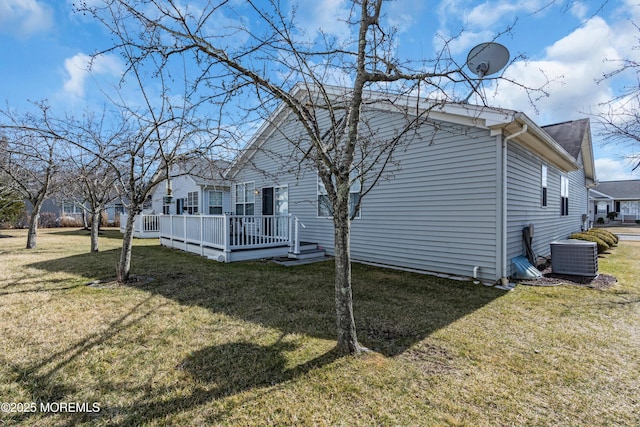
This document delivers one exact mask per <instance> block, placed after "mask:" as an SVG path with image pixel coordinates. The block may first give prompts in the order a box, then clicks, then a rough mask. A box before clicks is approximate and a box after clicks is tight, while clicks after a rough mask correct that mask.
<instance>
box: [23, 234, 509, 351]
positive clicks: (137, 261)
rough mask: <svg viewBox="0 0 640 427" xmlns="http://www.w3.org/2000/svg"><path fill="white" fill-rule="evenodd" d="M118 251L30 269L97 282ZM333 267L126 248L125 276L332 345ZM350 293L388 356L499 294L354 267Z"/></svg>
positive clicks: (367, 339)
mask: <svg viewBox="0 0 640 427" xmlns="http://www.w3.org/2000/svg"><path fill="white" fill-rule="evenodd" d="M117 252H118V251H117V250H113V251H107V252H104V253H101V254H81V255H75V256H71V257H68V258H64V259H63V260H52V261H45V262H38V263H34V264H31V265H30V267H33V268H38V269H44V270H55V271H59V270H61V269H62V270H64V271H66V272H69V273H73V274H80V275H84V276H86V277H87V278H95V277H98V278H104V277H109V276H107V275H106V274H108V275H112V273H111V272H112V271H113V267H111V268H107V269H106V270H105V269H104V265H101V263H102V262H106V263H115V262H116V259H117ZM96 255H99V256H98V257H96ZM99 264H100V269H102V270H104V271H105V272H106V274H103V275H102V276H100V274H98V275H97V276H96V272H97V271H98V270H99V268H98V265H99ZM112 265H113V264H112ZM333 268H334V266H333V263H332V262H330V261H329V262H322V263H316V264H308V265H302V266H296V267H283V266H280V265H276V264H274V263H271V262H266V261H265V262H243V263H231V264H220V263H216V262H214V261H210V260H206V259H204V258H201V257H198V256H195V255H192V254H188V253H185V252H181V251H177V250H172V249H167V248H164V247H160V246H138V247H134V249H133V261H132V274H133V275H138V276H144V277H153V278H155V280H153V281H147V282H138V283H133V284H131V285H130V286H131V287H134V288H137V289H140V290H144V291H146V292H149V293H151V294H158V295H162V296H164V297H166V298H170V299H172V300H174V301H176V302H178V303H180V304H183V305H185V306H194V305H197V306H200V307H203V308H206V309H208V310H210V311H212V312H216V313H224V314H227V315H229V316H232V317H235V318H239V319H243V320H246V321H250V322H254V323H257V324H261V325H264V326H267V327H270V328H276V329H278V330H280V331H281V332H283V333H294V334H303V335H308V336H313V337H317V338H322V339H334V338H335V336H336V331H335V305H334V287H333ZM353 294H354V311H355V318H356V324H357V328H358V334H359V335H358V336H359V339H360V340H361V342H362V344H363V345H365V346H366V347H368V348H369V349H371V350H374V351H377V352H380V353H382V354H384V355H385V356H395V355H398V354H401V353H403V352H404V351H405V350H407V349H408V348H410V347H411V346H412V345H413V344H415V343H416V342H418V341H420V340H422V339H424V338H425V337H427V336H429V335H430V334H432V333H433V332H434V331H437V330H439V329H441V328H443V327H445V326H447V325H449V324H451V323H453V322H455V321H456V320H458V319H460V318H462V317H464V316H466V315H468V314H470V313H472V312H474V311H476V310H478V309H480V308H482V307H484V306H485V305H487V304H488V303H490V302H491V301H493V300H495V299H496V298H499V297H501V296H502V295H504V294H505V292H504V291H501V290H498V289H495V288H490V287H485V286H481V285H476V284H473V283H471V282H461V281H453V280H447V279H442V278H438V277H434V276H429V275H421V274H416V273H409V272H403V271H395V270H389V269H384V268H376V267H371V266H365V265H361V264H355V263H354V264H353Z"/></svg>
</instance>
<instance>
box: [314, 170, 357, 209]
mask: <svg viewBox="0 0 640 427" xmlns="http://www.w3.org/2000/svg"><path fill="white" fill-rule="evenodd" d="M357 175H358V172H357V171H356V170H353V171H352V172H351V178H352V179H355V177H356V176H357ZM360 190H361V185H360V181H358V180H354V181H353V182H352V183H351V188H350V189H349V216H350V217H353V218H360V210H358V212H357V213H356V215H355V216H354V212H355V211H356V205H357V204H358V202H359V201H360ZM332 216H333V207H332V206H331V201H330V200H329V195H328V194H327V189H326V188H324V183H323V182H322V179H320V175H318V217H321V218H331V217H332Z"/></svg>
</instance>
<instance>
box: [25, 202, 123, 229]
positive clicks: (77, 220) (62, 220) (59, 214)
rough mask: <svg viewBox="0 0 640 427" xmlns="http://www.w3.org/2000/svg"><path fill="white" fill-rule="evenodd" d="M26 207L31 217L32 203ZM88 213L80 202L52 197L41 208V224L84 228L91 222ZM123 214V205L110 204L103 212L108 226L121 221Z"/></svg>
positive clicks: (26, 203) (117, 203)
mask: <svg viewBox="0 0 640 427" xmlns="http://www.w3.org/2000/svg"><path fill="white" fill-rule="evenodd" d="M25 205H26V210H27V214H29V215H30V214H31V212H32V210H33V209H32V206H31V203H29V202H28V201H26V202H25ZM85 205H86V204H85ZM87 209H88V208H87ZM86 212H87V211H86V210H85V209H84V208H83V206H82V203H80V202H78V201H74V200H71V199H63V200H60V199H59V198H55V197H50V198H47V199H45V201H44V203H43V204H42V207H41V208H40V222H41V223H42V224H41V225H42V226H43V227H57V226H62V227H82V226H84V225H85V220H87V221H89V216H90V215H89V214H88V213H86ZM123 212H124V207H123V205H122V203H119V202H113V203H109V204H108V205H107V206H106V208H105V210H104V212H103V218H104V219H106V221H107V224H111V225H112V224H115V223H116V222H117V221H118V220H119V216H120V214H121V213H123Z"/></svg>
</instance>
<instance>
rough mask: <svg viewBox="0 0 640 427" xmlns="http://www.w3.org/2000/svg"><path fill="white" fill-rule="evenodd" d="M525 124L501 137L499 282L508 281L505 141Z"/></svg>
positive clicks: (522, 130)
mask: <svg viewBox="0 0 640 427" xmlns="http://www.w3.org/2000/svg"><path fill="white" fill-rule="evenodd" d="M528 128H529V127H528V126H527V124H526V123H525V124H523V125H522V129H520V130H519V131H517V132H515V133H512V134H511V135H508V136H507V137H505V138H502V168H501V169H502V195H501V199H502V212H501V224H500V225H501V228H502V230H501V237H502V242H500V263H501V264H502V265H501V273H500V276H501V277H500V282H501V283H500V284H501V285H507V284H508V283H509V281H508V279H507V265H508V264H507V143H508V142H509V141H510V140H512V139H513V138H516V137H518V136H520V135H522V134H523V133H525V132H526V131H527V130H528Z"/></svg>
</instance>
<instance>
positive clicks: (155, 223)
mask: <svg viewBox="0 0 640 427" xmlns="http://www.w3.org/2000/svg"><path fill="white" fill-rule="evenodd" d="M127 217H128V214H126V213H121V214H120V231H121V232H122V233H124V230H125V228H126V226H127ZM159 232H160V215H150V214H139V215H136V217H135V219H134V224H133V235H134V237H140V238H157V237H158V236H159V235H160V234H159Z"/></svg>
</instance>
